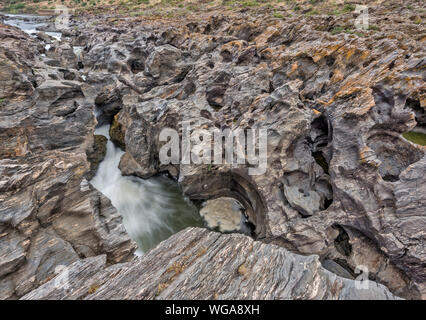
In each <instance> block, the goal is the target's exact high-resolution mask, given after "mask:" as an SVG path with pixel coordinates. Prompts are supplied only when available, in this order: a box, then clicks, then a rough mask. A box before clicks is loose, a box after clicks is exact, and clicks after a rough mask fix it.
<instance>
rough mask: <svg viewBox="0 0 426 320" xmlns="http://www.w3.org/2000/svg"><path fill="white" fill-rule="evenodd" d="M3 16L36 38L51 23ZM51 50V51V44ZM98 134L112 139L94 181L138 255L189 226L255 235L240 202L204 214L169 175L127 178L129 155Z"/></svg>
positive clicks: (208, 207)
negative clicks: (124, 166)
mask: <svg viewBox="0 0 426 320" xmlns="http://www.w3.org/2000/svg"><path fill="white" fill-rule="evenodd" d="M1 14H2V15H3V16H4V21H3V23H5V24H8V25H11V26H15V27H18V28H20V29H22V30H23V31H25V32H26V33H28V34H30V35H32V36H34V35H35V34H36V33H37V32H39V31H38V28H40V27H43V26H45V25H46V24H47V23H48V19H49V17H43V16H37V15H12V14H4V13H1ZM45 33H46V34H48V35H50V36H52V37H54V38H55V39H56V40H57V41H61V40H62V34H61V33H60V32H45ZM46 46H47V47H48V48H46V49H47V50H48V49H49V47H50V45H49V44H47V45H46ZM81 50H82V48H81V47H74V52H75V53H76V54H79V53H80V52H81ZM95 134H100V135H103V136H105V137H107V138H108V142H107V151H106V155H105V158H104V160H103V161H102V162H101V163H100V165H99V168H98V170H97V172H96V175H95V176H94V177H93V179H92V180H91V181H90V182H91V183H92V185H93V186H94V187H95V188H96V189H98V190H99V191H100V192H102V193H103V194H104V195H105V196H106V197H108V198H109V199H110V200H111V203H112V204H113V206H114V207H115V208H116V209H117V211H118V212H119V213H120V214H121V215H122V217H123V224H124V226H125V228H126V230H127V232H128V233H129V235H130V237H131V238H132V239H133V240H135V241H136V243H137V245H138V250H137V252H136V253H137V254H143V253H144V252H147V251H148V250H149V249H151V248H153V247H154V246H155V245H156V244H158V243H159V242H161V241H163V240H165V239H167V238H168V237H170V236H171V235H172V234H174V233H176V232H178V231H180V230H182V229H184V228H186V227H189V226H194V227H195V226H196V227H209V228H211V229H215V230H218V231H221V232H242V233H245V234H248V235H250V234H251V230H252V229H251V226H250V225H249V224H248V222H247V220H246V218H245V216H244V214H243V211H242V209H243V208H241V206H240V204H239V203H238V202H236V200H235V199H231V198H223V199H218V200H214V201H208V202H206V203H205V206H204V207H203V208H202V209H201V215H200V212H199V210H198V208H197V207H196V206H195V205H194V204H193V203H192V202H191V201H190V200H189V199H188V198H186V197H185V196H184V195H183V193H182V191H181V189H180V187H179V186H178V184H177V183H176V182H174V181H173V180H171V179H169V178H167V177H164V176H158V177H153V178H150V179H141V178H138V177H133V176H122V175H121V171H120V169H119V168H118V165H119V163H120V158H121V156H122V155H123V154H124V151H122V150H121V149H120V148H118V147H117V146H115V145H114V143H113V142H112V141H111V140H110V136H109V125H103V126H100V127H98V128H97V129H96V130H95Z"/></svg>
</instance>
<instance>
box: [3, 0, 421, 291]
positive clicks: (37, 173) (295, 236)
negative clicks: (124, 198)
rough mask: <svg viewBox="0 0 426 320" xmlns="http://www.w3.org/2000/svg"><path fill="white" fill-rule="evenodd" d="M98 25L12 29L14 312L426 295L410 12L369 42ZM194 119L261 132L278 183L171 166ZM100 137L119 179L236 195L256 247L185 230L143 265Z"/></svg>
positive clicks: (9, 230) (243, 28)
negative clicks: (168, 147) (100, 171)
mask: <svg viewBox="0 0 426 320" xmlns="http://www.w3.org/2000/svg"><path fill="white" fill-rule="evenodd" d="M396 12H398V13H396ZM99 19H100V18H99V17H96V16H83V17H79V18H78V19H71V22H70V23H71V25H70V28H69V30H67V31H66V32H64V33H63V37H62V41H56V40H55V39H53V38H51V37H49V36H48V35H46V34H45V33H43V32H40V33H38V34H36V36H30V35H28V34H26V33H25V32H23V31H21V30H20V29H18V28H16V27H12V26H7V25H1V24H0V173H1V175H0V298H1V299H19V298H23V299H179V298H180V299H193V298H194V299H363V298H364V299H373V298H376V299H397V298H405V299H424V298H425V297H426V285H425V283H426V250H425V246H426V242H425V237H426V212H425V206H426V156H425V150H426V149H425V147H424V146H421V145H418V144H415V143H413V142H411V141H409V140H406V139H405V138H404V137H403V136H402V134H403V133H405V132H410V131H413V130H414V131H415V130H418V131H419V130H420V131H421V130H424V129H425V128H426V117H425V108H426V90H425V77H426V73H425V66H426V59H425V52H424V41H425V32H424V28H422V26H421V25H419V24H416V23H415V22H413V21H412V19H410V15H409V13H407V11H404V10H399V9H398V8H396V7H393V6H391V5H387V4H386V2H385V3H383V4H381V5H378V6H377V7H375V10H373V11H371V14H370V20H371V21H370V23H371V24H373V23H374V24H375V25H378V26H380V31H373V30H370V31H364V33H363V34H362V35H357V34H348V33H339V34H333V33H331V32H330V30H332V29H333V28H334V27H335V26H344V25H345V24H349V23H353V20H354V17H353V15H352V14H346V15H342V16H333V17H330V16H322V15H320V16H311V17H300V16H298V17H294V18H287V19H277V18H274V17H272V16H271V15H270V14H269V15H268V14H266V13H262V12H258V13H257V14H255V15H253V14H248V13H245V12H236V13H233V14H229V15H225V14H218V13H215V14H205V15H201V16H199V17H197V18H194V19H192V20H190V21H188V20H185V21H174V22H171V21H167V22H164V21H161V20H146V21H145V20H143V19H141V18H128V19H120V18H116V17H114V16H113V15H111V16H103V17H102V18H101V20H102V21H101V23H98V24H94V23H92V22H93V21H95V20H99ZM397 19H399V20H401V21H402V22H401V21H399V20H398V21H397ZM46 44H49V46H48V47H46ZM76 46H81V47H82V50H81V52H78V53H77V54H76V52H75V50H74V47H76ZM95 111H96V112H95ZM183 120H187V121H190V123H191V128H193V129H199V128H203V129H211V128H218V129H222V130H223V129H226V128H230V129H236V128H240V129H247V128H253V129H261V128H262V129H267V130H268V146H267V147H268V148H267V149H268V165H267V171H266V173H265V174H263V175H249V174H248V173H247V170H248V168H247V166H244V165H240V166H230V165H226V164H224V165H162V164H161V163H160V161H159V157H158V154H159V150H160V148H161V146H162V144H164V142H160V141H159V139H158V135H159V133H160V132H161V130H162V129H163V128H175V129H176V130H179V126H180V122H181V121H183ZM103 123H104V124H108V123H111V129H110V135H111V138H112V140H113V141H114V142H115V143H116V144H117V145H118V146H120V147H122V148H123V150H125V153H124V155H123V156H122V158H121V161H120V165H119V168H120V170H121V172H122V174H123V175H134V176H137V177H140V178H144V179H146V178H150V177H152V176H154V175H157V174H168V175H169V176H170V177H171V178H173V179H175V180H176V181H177V183H178V184H179V185H180V186H181V187H182V190H183V192H184V194H185V195H186V196H187V197H189V198H190V199H191V200H193V201H194V202H198V201H206V200H210V199H215V198H219V197H230V198H234V199H236V200H238V201H239V203H240V204H241V205H242V206H243V207H244V212H245V214H246V215H247V218H248V220H249V222H250V224H251V225H252V226H253V232H252V237H251V238H250V237H249V236H246V235H240V234H221V233H218V232H213V231H209V230H207V229H200V228H188V229H185V230H183V231H181V232H179V233H177V234H175V235H173V236H172V237H171V238H169V239H167V240H165V241H163V242H161V243H160V244H159V245H157V246H156V247H155V248H154V249H152V250H151V251H149V252H148V253H146V254H145V255H143V256H142V257H136V256H135V255H134V254H133V253H134V251H135V249H136V244H135V243H134V242H133V240H131V239H130V237H129V236H128V234H127V232H126V230H125V228H124V226H123V224H122V218H121V216H120V215H119V213H118V212H117V210H116V209H115V208H114V207H113V206H112V205H111V202H110V201H109V199H108V198H106V197H105V196H104V195H103V194H102V193H100V192H99V191H97V190H96V189H95V188H94V187H93V186H92V185H91V184H90V182H89V181H90V179H91V178H92V177H93V175H94V174H95V172H96V168H97V166H98V165H99V163H100V161H101V160H102V159H103V157H104V156H105V145H106V138H105V137H103V136H99V135H95V134H94V130H95V127H96V125H99V124H103ZM358 266H365V267H367V268H368V277H369V279H370V280H371V281H370V282H369V283H370V286H369V289H368V290H359V289H357V288H356V282H355V280H354V279H355V278H356V277H357V276H358V274H357V273H356V269H357V267H358ZM61 267H67V272H68V276H69V280H70V281H69V285H67V286H65V285H62V286H61V285H59V286H58V285H57V283H58V277H60V276H61V272H60V270H59V269H60V268H61ZM58 268H59V269H58ZM58 270H59V271H58Z"/></svg>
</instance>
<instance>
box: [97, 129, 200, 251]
mask: <svg viewBox="0 0 426 320" xmlns="http://www.w3.org/2000/svg"><path fill="white" fill-rule="evenodd" d="M108 131H109V126H108V125H105V126H101V127H99V128H98V129H96V131H95V134H101V135H104V136H105V137H107V138H108V143H107V152H106V155H105V159H104V160H103V161H102V162H101V163H100V165H99V168H98V171H97V173H96V175H95V176H94V177H93V179H92V180H91V183H92V185H93V186H94V187H95V188H96V189H98V190H99V191H101V192H102V193H103V194H104V195H105V196H107V197H108V198H109V199H110V200H111V203H112V204H113V206H114V207H115V208H116V209H117V210H118V212H119V213H120V214H121V215H122V216H123V223H124V226H125V228H126V230H127V232H128V233H129V235H130V237H131V238H132V239H133V240H135V241H136V242H137V244H138V247H139V249H138V251H137V253H138V254H143V253H144V252H146V251H148V250H149V249H151V248H152V247H154V246H155V245H156V244H158V243H159V242H161V241H162V240H165V239H167V238H168V237H170V236H171V235H172V234H174V233H176V232H178V231H180V230H182V229H184V228H186V227H188V226H198V227H201V226H203V220H202V218H201V217H200V215H199V213H198V209H197V208H196V207H195V206H194V205H193V204H192V203H191V202H190V201H189V200H188V199H187V198H185V197H184V196H183V194H182V192H181V190H180V188H179V187H178V185H177V184H176V183H175V182H174V181H172V180H170V179H168V178H166V177H154V178H151V179H148V180H144V179H140V178H137V177H123V176H122V175H121V172H120V169H118V164H119V163H120V158H121V156H122V155H123V153H124V152H123V151H122V150H121V149H120V148H117V147H116V146H115V145H114V143H113V142H112V141H111V140H110V137H109V132H108Z"/></svg>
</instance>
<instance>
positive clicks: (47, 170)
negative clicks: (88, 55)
mask: <svg viewBox="0 0 426 320" xmlns="http://www.w3.org/2000/svg"><path fill="white" fill-rule="evenodd" d="M0 38H1V39H2V42H1V46H0V55H1V57H2V60H1V70H0V74H1V79H0V80H1V85H0V98H1V101H2V105H1V108H0V137H1V139H0V141H1V148H0V172H1V178H0V270H1V271H0V298H1V299H8V298H16V297H20V296H22V295H24V294H26V293H28V292H29V291H31V290H32V289H34V288H36V287H38V286H39V285H40V284H41V283H43V282H46V281H48V280H49V279H50V278H52V277H53V276H55V272H56V271H57V270H58V267H59V266H63V267H65V266H67V265H70V264H71V263H73V262H75V261H78V260H80V259H83V258H87V257H92V256H96V255H99V254H101V253H102V254H106V258H107V261H108V262H109V263H117V262H122V261H127V260H128V259H129V258H131V257H132V253H133V251H134V250H135V244H134V243H133V241H131V239H130V238H129V236H128V235H127V233H126V231H125V229H124V227H123V225H122V223H121V220H122V218H121V216H120V215H119V214H118V213H117V211H116V210H115V208H114V207H112V206H111V203H110V201H109V200H108V199H107V198H106V197H105V196H103V195H102V194H101V193H99V192H98V191H97V190H94V189H93V188H92V187H91V186H90V185H89V183H88V181H87V180H86V178H85V175H86V173H88V171H89V168H90V164H89V162H88V160H87V154H88V153H91V152H92V150H93V148H94V146H93V144H94V137H93V130H94V126H95V124H96V119H95V116H94V113H93V110H94V106H93V105H90V104H88V103H87V102H86V99H85V97H84V95H83V93H82V90H81V84H80V83H79V82H76V81H67V80H64V79H63V76H62V73H61V70H60V69H59V68H55V67H49V66H47V65H45V64H44V63H43V62H42V61H40V60H39V59H38V57H39V55H40V52H39V49H40V48H41V49H40V50H42V49H43V46H41V44H39V43H38V42H37V41H35V40H31V39H30V38H29V37H28V36H27V35H26V34H25V33H23V32H22V31H20V30H18V29H16V28H12V27H7V26H3V25H0ZM52 75H54V76H52ZM52 78H54V79H52Z"/></svg>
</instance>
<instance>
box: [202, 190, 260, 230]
mask: <svg viewBox="0 0 426 320" xmlns="http://www.w3.org/2000/svg"><path fill="white" fill-rule="evenodd" d="M200 215H201V217H203V219H204V220H205V222H206V224H207V227H208V228H210V229H212V230H217V231H219V232H223V233H230V232H241V233H244V234H247V235H250V236H251V235H252V233H253V226H252V224H251V223H249V222H248V219H247V217H246V215H245V209H244V207H243V205H242V204H241V203H240V202H239V201H238V200H236V199H234V198H230V197H221V198H216V199H211V200H207V201H206V202H204V203H203V204H202V208H201V210H200Z"/></svg>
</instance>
